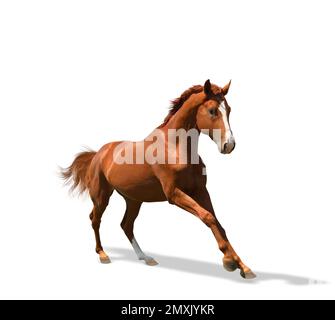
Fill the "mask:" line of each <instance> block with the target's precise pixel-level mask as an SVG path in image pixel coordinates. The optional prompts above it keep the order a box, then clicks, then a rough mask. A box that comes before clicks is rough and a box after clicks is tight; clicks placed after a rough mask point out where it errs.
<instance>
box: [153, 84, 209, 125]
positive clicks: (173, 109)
mask: <svg viewBox="0 0 335 320" xmlns="http://www.w3.org/2000/svg"><path fill="white" fill-rule="evenodd" d="M202 90H203V86H201V85H196V86H193V87H190V88H189V89H187V90H186V91H184V92H183V93H182V95H181V96H180V97H179V98H176V99H174V100H172V101H171V106H170V109H169V113H168V114H167V116H166V117H165V119H164V122H163V123H162V124H161V125H160V126H159V127H158V128H161V127H164V126H165V125H166V124H167V123H168V122H169V120H170V119H171V118H172V117H173V115H175V114H176V113H177V111H178V110H179V109H180V108H181V107H182V105H183V104H184V102H185V101H186V100H187V99H188V98H189V97H190V96H191V95H192V94H194V93H199V92H201V91H202Z"/></svg>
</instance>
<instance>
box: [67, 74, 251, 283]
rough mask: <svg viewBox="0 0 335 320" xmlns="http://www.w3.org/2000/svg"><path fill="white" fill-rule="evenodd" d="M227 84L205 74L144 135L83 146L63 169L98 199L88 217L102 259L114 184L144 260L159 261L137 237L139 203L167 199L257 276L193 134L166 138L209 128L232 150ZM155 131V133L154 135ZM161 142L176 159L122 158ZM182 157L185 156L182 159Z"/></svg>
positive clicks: (231, 265) (245, 272)
mask: <svg viewBox="0 0 335 320" xmlns="http://www.w3.org/2000/svg"><path fill="white" fill-rule="evenodd" d="M229 87H230V82H229V83H228V84H227V85H225V86H224V87H223V88H220V87H218V86H216V85H214V84H211V83H210V81H209V80H207V81H206V82H205V84H204V86H201V85H198V86H193V87H191V88H189V89H188V90H186V91H185V92H184V93H183V94H182V95H181V96H180V97H179V98H177V99H175V100H173V101H172V106H171V109H170V111H169V114H168V115H167V117H166V118H165V120H164V122H163V123H162V124H161V125H160V126H159V127H158V128H156V129H155V130H154V132H153V133H151V134H150V135H149V136H148V137H147V138H146V139H144V140H143V141H140V142H124V141H118V142H111V143H108V144H106V145H104V146H103V147H102V148H101V149H100V150H99V151H98V152H93V151H86V152H82V153H80V154H78V155H77V156H76V158H75V159H74V161H73V163H72V165H71V166H70V167H68V168H67V169H64V170H63V171H62V177H63V178H64V179H65V180H66V181H67V182H71V181H72V189H75V188H76V187H78V188H79V190H80V191H81V192H83V191H85V190H88V192H89V194H90V197H91V199H92V201H93V204H94V206H93V210H92V212H91V214H90V219H91V221H92V227H93V230H94V234H95V239H96V252H97V253H98V254H99V258H100V261H101V262H102V263H109V262H110V260H109V257H108V256H107V254H106V253H105V252H104V250H103V247H102V245H101V241H100V234H99V228H100V222H101V217H102V215H103V213H104V211H105V209H106V207H107V205H108V202H109V198H110V196H111V195H112V193H113V191H114V190H116V191H117V192H118V193H120V194H121V195H122V196H123V197H124V199H125V201H126V205H127V207H126V212H125V214H124V218H123V220H122V222H121V227H122V229H123V230H124V232H125V234H126V236H127V237H128V239H129V241H130V243H131V244H132V246H133V248H134V250H135V252H136V254H137V256H138V258H139V259H140V260H144V261H145V263H147V264H148V265H156V264H157V262H156V261H155V260H154V259H153V258H152V257H149V256H147V255H146V254H145V253H144V252H143V251H142V250H141V248H140V246H139V244H138V243H137V241H136V239H135V237H134V232H133V228H134V222H135V219H136V218H137V216H138V213H139V211H140V208H141V204H142V203H143V202H154V201H168V202H169V203H171V204H175V205H177V206H178V207H180V208H182V209H184V210H186V211H188V212H190V213H192V214H193V215H195V216H196V217H198V218H199V219H200V220H201V221H202V222H203V223H204V224H206V226H207V227H209V228H210V229H211V231H212V232H213V234H214V237H215V239H216V241H217V243H218V246H219V249H220V250H221V251H222V252H223V254H224V257H223V266H224V268H225V269H226V270H228V271H234V270H235V269H237V268H239V269H240V274H241V276H242V277H244V278H246V279H251V278H254V277H255V274H254V273H253V272H252V271H251V270H250V269H249V268H248V267H247V266H246V265H245V264H244V263H243V262H242V260H241V259H240V257H239V256H238V255H237V254H236V252H235V250H234V249H233V247H232V245H231V244H230V242H229V240H228V238H227V235H226V232H225V230H224V229H223V227H222V226H221V224H220V223H219V221H218V220H217V217H216V215H215V213H214V209H213V206H212V203H211V199H210V196H209V193H208V191H207V189H206V174H205V165H204V163H203V162H202V160H201V158H200V157H199V155H198V151H197V148H191V145H190V143H191V142H190V141H189V139H186V148H181V144H182V143H181V142H180V141H181V139H178V138H177V139H176V140H175V143H170V142H169V141H168V137H169V132H176V130H185V132H189V131H190V130H193V132H194V131H195V132H196V133H197V136H196V142H197V141H198V137H199V134H200V133H201V132H205V133H206V134H208V135H209V136H210V137H211V138H212V140H213V141H214V142H216V144H217V145H218V148H219V151H220V152H221V153H224V154H229V153H231V152H232V151H233V149H234V147H235V140H234V137H233V135H232V131H231V129H230V124H229V114H230V106H229V105H228V103H227V100H226V98H225V95H226V94H227V93H228V90H229ZM218 132H219V134H218ZM153 136H156V141H154V139H153ZM158 140H160V143H159V144H157V141H158ZM154 145H155V147H154V148H153V146H154ZM159 147H161V149H162V148H163V152H161V153H160V154H161V155H163V156H164V155H167V154H169V155H171V154H173V155H174V156H175V160H174V161H172V163H171V162H168V161H152V159H151V160H150V161H149V160H148V157H144V158H143V157H142V161H135V162H134V161H120V159H121V158H122V157H123V156H125V153H127V152H128V155H129V151H130V156H133V155H134V154H135V153H138V152H140V153H141V152H142V155H143V152H144V153H146V152H148V151H150V150H151V151H152V149H155V151H153V152H152V155H153V156H154V157H155V156H156V160H157V154H158V152H159V151H157V149H158V148H159ZM138 150H142V151H138ZM194 156H198V158H199V161H198V162H196V161H195V162H192V161H191V159H194ZM163 158H164V157H163ZM181 159H186V161H180V160H181ZM154 160H155V159H154ZM160 160H161V159H160Z"/></svg>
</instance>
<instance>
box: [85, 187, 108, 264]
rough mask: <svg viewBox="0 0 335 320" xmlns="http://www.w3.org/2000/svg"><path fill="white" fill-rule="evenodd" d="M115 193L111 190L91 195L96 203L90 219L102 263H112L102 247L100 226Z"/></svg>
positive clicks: (96, 249) (97, 251)
mask: <svg viewBox="0 0 335 320" xmlns="http://www.w3.org/2000/svg"><path fill="white" fill-rule="evenodd" d="M112 193H113V189H111V188H109V189H108V190H103V189H101V190H99V193H98V194H97V195H94V196H93V195H91V198H92V201H93V203H94V207H93V210H92V212H91V214H90V219H91V222H92V228H93V230H94V235H95V241H96V247H95V251H96V253H97V254H98V255H99V259H100V262H101V263H110V262H111V261H110V259H109V257H108V255H107V254H106V253H105V251H104V250H103V247H102V245H101V240H100V231H99V230H100V224H101V218H102V215H103V213H104V212H105V210H106V208H107V206H108V202H109V198H110V196H111V195H112Z"/></svg>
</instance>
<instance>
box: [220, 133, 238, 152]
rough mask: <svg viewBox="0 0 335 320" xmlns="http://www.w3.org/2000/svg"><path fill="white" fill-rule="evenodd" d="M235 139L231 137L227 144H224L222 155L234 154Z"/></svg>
mask: <svg viewBox="0 0 335 320" xmlns="http://www.w3.org/2000/svg"><path fill="white" fill-rule="evenodd" d="M235 144H236V143H235V139H234V137H230V138H229V140H228V141H227V142H225V143H224V145H223V148H222V149H221V153H223V154H229V153H232V152H233V150H234V149H235Z"/></svg>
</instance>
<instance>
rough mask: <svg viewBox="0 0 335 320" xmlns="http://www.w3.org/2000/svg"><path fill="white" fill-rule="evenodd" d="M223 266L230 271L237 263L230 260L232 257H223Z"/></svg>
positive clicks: (235, 267) (233, 269) (234, 268)
mask: <svg viewBox="0 0 335 320" xmlns="http://www.w3.org/2000/svg"><path fill="white" fill-rule="evenodd" d="M223 267H224V268H225V269H226V270H227V271H229V272H232V271H235V270H236V269H237V267H238V265H237V263H236V262H235V261H234V260H232V259H225V258H223Z"/></svg>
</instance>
